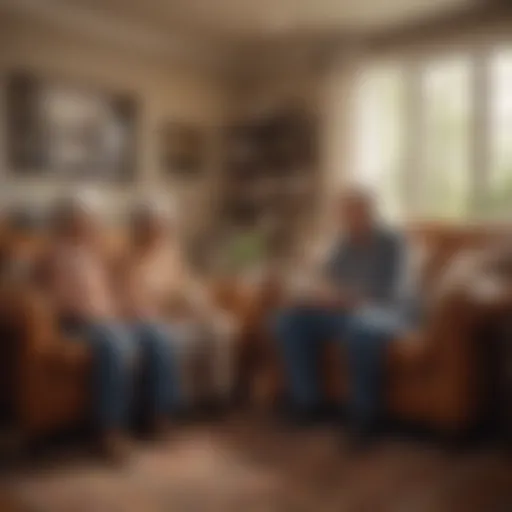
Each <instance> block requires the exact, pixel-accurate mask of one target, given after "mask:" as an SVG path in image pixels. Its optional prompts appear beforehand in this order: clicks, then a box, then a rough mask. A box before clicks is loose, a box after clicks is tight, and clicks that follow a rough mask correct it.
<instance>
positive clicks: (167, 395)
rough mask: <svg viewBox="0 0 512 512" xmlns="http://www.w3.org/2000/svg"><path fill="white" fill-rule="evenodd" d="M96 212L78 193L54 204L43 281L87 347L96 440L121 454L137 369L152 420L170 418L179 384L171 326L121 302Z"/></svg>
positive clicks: (156, 422)
mask: <svg viewBox="0 0 512 512" xmlns="http://www.w3.org/2000/svg"><path fill="white" fill-rule="evenodd" d="M97 220H98V219H97V218H96V217H95V215H94V214H93V211H92V209H91V207H90V205H88V204H87V202H86V201H84V200H82V199H80V198H73V199H66V200H63V201H61V202H60V203H59V204H58V205H57V207H56V209H55V212H54V218H53V239H54V243H53V248H52V253H51V257H50V259H49V269H48V270H49V273H48V275H47V276H48V280H47V284H48V288H49V291H50V295H51V298H52V300H53V302H54V303H55V306H56V308H57V310H58V312H59V315H60V320H61V323H62V325H63V327H64V329H65V330H66V331H67V332H69V333H70V334H72V335H75V334H76V335H77V336H76V339H77V340H80V341H81V342H83V343H87V344H88V345H90V347H91V349H92V353H93V372H92V382H91V386H92V394H93V411H92V413H93V418H94V424H95V426H96V428H97V432H98V436H99V440H100V445H101V447H102V448H103V449H104V450H105V451H106V452H107V453H108V454H109V455H114V456H118V455H124V452H125V448H126V436H125V429H126V427H127V426H128V424H129V421H130V419H131V415H132V413H133V412H134V400H133V398H134V386H135V379H136V377H139V376H141V375H142V376H143V377H144V382H143V389H142V398H143V400H142V402H143V403H144V404H145V406H146V407H145V409H146V410H147V411H146V412H147V413H148V419H149V420H150V421H151V424H152V425H153V426H155V428H156V427H161V426H162V425H164V424H166V423H167V418H168V415H170V414H171V413H172V411H173V409H175V408H176V407H177V406H178V402H179V392H178V389H177V379H176V378H175V377H176V371H175V367H174V358H173V354H172V352H171V347H172V343H170V342H169V336H170V333H169V332H168V331H167V330H163V329H161V328H160V327H159V325H158V324H156V323H154V322H152V318H151V317H150V316H146V315H138V314H132V312H131V311H128V310H127V309H126V307H125V304H124V303H123V300H122V292H123V290H122V289H120V287H119V282H120V281H122V279H121V280H120V279H119V276H115V275H113V273H112V272H111V271H110V270H109V268H108V266H107V264H106V261H105V259H104V258H103V257H102V254H101V251H100V250H99V249H100V248H99V245H98V244H97V243H96V241H97V235H98V227H99V226H98V225H97ZM115 277H117V279H115Z"/></svg>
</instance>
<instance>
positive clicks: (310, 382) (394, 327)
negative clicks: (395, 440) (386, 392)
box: [276, 307, 405, 422]
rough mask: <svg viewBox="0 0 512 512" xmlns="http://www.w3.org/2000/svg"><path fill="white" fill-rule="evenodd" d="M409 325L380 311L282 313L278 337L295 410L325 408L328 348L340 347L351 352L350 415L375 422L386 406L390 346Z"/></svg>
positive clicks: (311, 309) (298, 309) (294, 310)
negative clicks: (322, 371) (323, 374)
mask: <svg viewBox="0 0 512 512" xmlns="http://www.w3.org/2000/svg"><path fill="white" fill-rule="evenodd" d="M404 326H405V322H404V320H403V318H402V317H400V316H399V315H398V314H395V313H394V312H393V311H387V310H381V309H377V308H375V309H371V308H367V309H362V310H360V311H357V312H353V313H347V312H339V311H332V310H326V309H321V308H314V307H296V308H292V309H289V310H286V311H284V312H282V313H280V314H279V315H278V318H277V325H276V335H277V339H278V344H279V347H280V349H281V352H282V355H283V359H284V363H285V372H286V377H287V382H288V388H289V395H290V398H291V401H292V403H293V405H294V406H295V407H297V408H300V409H304V410H310V409H314V408H315V407H317V406H318V405H319V404H320V403H321V401H322V397H321V393H320V389H319V383H320V381H321V379H320V375H319V374H318V372H319V361H320V354H321V352H322V350H323V347H324V344H325V343H327V342H335V343H339V344H340V345H343V346H344V348H346V352H347V353H348V365H349V389H350V390H351V396H350V397H349V404H348V405H349V411H350V416H351V418H352V419H353V420H354V421H356V422H369V421H371V420H372V419H373V417H374V416H375V414H376V413H377V412H378V410H379V409H380V406H381V393H380V392H381V389H382V383H383V382H382V379H383V370H384V354H385V349H386V345H387V343H388V341H389V340H390V339H392V338H393V336H394V335H395V334H397V332H398V331H399V330H401V329H402V328H403V327H404Z"/></svg>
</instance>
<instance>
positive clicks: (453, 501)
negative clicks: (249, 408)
mask: <svg viewBox="0 0 512 512" xmlns="http://www.w3.org/2000/svg"><path fill="white" fill-rule="evenodd" d="M69 451H70V449H69V447H68V448H67V449H66V450H64V452H58V453H53V454H52V456H51V457H49V458H48V457H47V458H45V460H43V461H39V462H38V463H37V464H33V465H32V467H31V468H24V469H20V470H17V471H14V470H13V471H10V472H8V473H7V474H6V475H5V476H4V477H3V478H2V482H1V483H2V484H3V485H5V487H6V488H8V490H9V492H10V495H11V496H13V497H14V498H15V499H16V504H17V505H19V506H20V507H21V506H23V507H26V510H27V512H203V511H204V512H209V511H211V512H217V511H218V512H231V511H233V512H234V511H237V512H238V511H242V512H274V511H275V512H309V511H311V512H331V511H332V512H343V511H350V512H351V511H353V512H365V511H371V512H380V511H384V512H388V511H389V512H445V511H446V512H458V511H460V512H473V511H474V512H508V511H512V461H511V460H510V459H509V458H508V457H507V456H506V455H504V454H501V453H499V452H498V451H491V450H474V451H471V453H470V452H466V453H453V452H448V451H447V450H446V449H443V448H441V447H433V446H430V445H428V443H425V442H420V441H417V440H416V441H405V440H387V441H385V442H383V443H381V444H379V445H378V446H376V447H375V448H373V449H372V450H371V451H368V452H366V453H363V454H360V455H358V456H356V455H350V454H349V452H348V451H347V450H346V449H345V448H344V447H343V442H342V440H340V436H339V435H338V434H337V433H335V432H333V431H332V429H328V428H322V429H317V430H312V431H307V432H305V431H301V432H294V431H289V430H284V429H278V428H276V427H275V426H273V425H269V424H267V423H264V422H260V423H257V422H254V421H253V422H249V421H247V420H243V419H239V420H232V421H230V422H227V423H225V424H223V425H220V424H217V425H203V426H195V427H188V428H186V427H180V428H179V429H177V430H176V432H174V433H173V436H172V438H171V439H170V440H169V441H168V442H166V443H163V444H162V443H161V444H156V443H155V444H150V443H147V444H144V443H142V442H140V443H139V442H137V443H136V444H135V449H134V452H133V457H132V458H131V460H130V461H129V463H127V464H126V465H125V466H124V467H123V468H121V469H113V468H110V467H108V466H105V465H102V464H101V462H100V461H97V460H94V459H92V458H91V457H89V456H87V454H84V453H83V451H82V453H75V454H70V453H69ZM0 503H1V502H0ZM0 511H1V512H11V509H9V508H2V507H1V506H0ZM13 512H18V509H15V508H14V509H13ZM20 512H25V509H24V508H23V509H20Z"/></svg>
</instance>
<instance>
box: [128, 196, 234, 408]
mask: <svg viewBox="0 0 512 512" xmlns="http://www.w3.org/2000/svg"><path fill="white" fill-rule="evenodd" d="M129 256H130V257H129V261H128V262H127V269H128V271H125V272H123V275H126V276H128V278H127V279H126V280H125V287H126V291H125V293H124V297H125V298H126V305H127V308H128V310H129V311H131V314H132V315H134V316H136V317H141V318H147V319H151V321H153V322H156V323H158V324H159V325H166V326H167V327H166V329H167V331H168V332H170V333H172V336H171V339H172V342H173V354H174V355H175V358H176V361H177V365H178V370H179V375H180V377H179V378H180V383H181V388H180V389H181V390H182V397H183V402H184V405H186V406H188V407H189V408H196V406H198V405H199V406H201V405H206V406H208V408H209V409H210V408H211V407H212V406H213V408H214V409H215V410H219V407H220V408H221V409H223V408H224V407H225V406H226V405H227V404H228V403H229V401H230V399H231V397H232V392H233V380H234V379H233V377H234V348H235V347H234V341H235V338H236V330H237V329H236V322H235V319H234V318H233V317H231V316H230V315H229V314H228V313H227V312H225V311H222V310H220V309H219V308H218V307H217V306H216V305H215V304H214V302H213V301H212V300H211V297H210V296H209V294H208V291H207V289H206V288H205V287H204V286H203V285H202V284H201V283H200V282H199V280H198V279H197V278H196V276H195V275H194V273H193V271H192V269H191V267H190V265H188V264H187V262H186V260H185V257H184V254H183V247H182V244H181V243H180V240H179V236H178V233H177V222H176V218H175V216H174V215H173V214H172V212H171V211H170V210H169V209H168V208H165V207H162V205H159V204H158V203H156V202H155V201H148V202H146V203H142V204H139V205H137V206H136V207H135V208H134V211H133V214H132V222H131V251H130V252H129Z"/></svg>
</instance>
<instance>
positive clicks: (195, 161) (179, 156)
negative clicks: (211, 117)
mask: <svg viewBox="0 0 512 512" xmlns="http://www.w3.org/2000/svg"><path fill="white" fill-rule="evenodd" d="M160 144H161V165H162V168H163V169H164V171H165V173H166V174H167V175H174V176H195V175H197V174H199V173H200V172H201V170H202V167H203V164H204V137H203V133H202V131H201V129H200V128H199V127H197V126H194V125H190V124H186V123H179V122H166V123H165V124H164V125H163V126H162V130H161V134H160Z"/></svg>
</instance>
